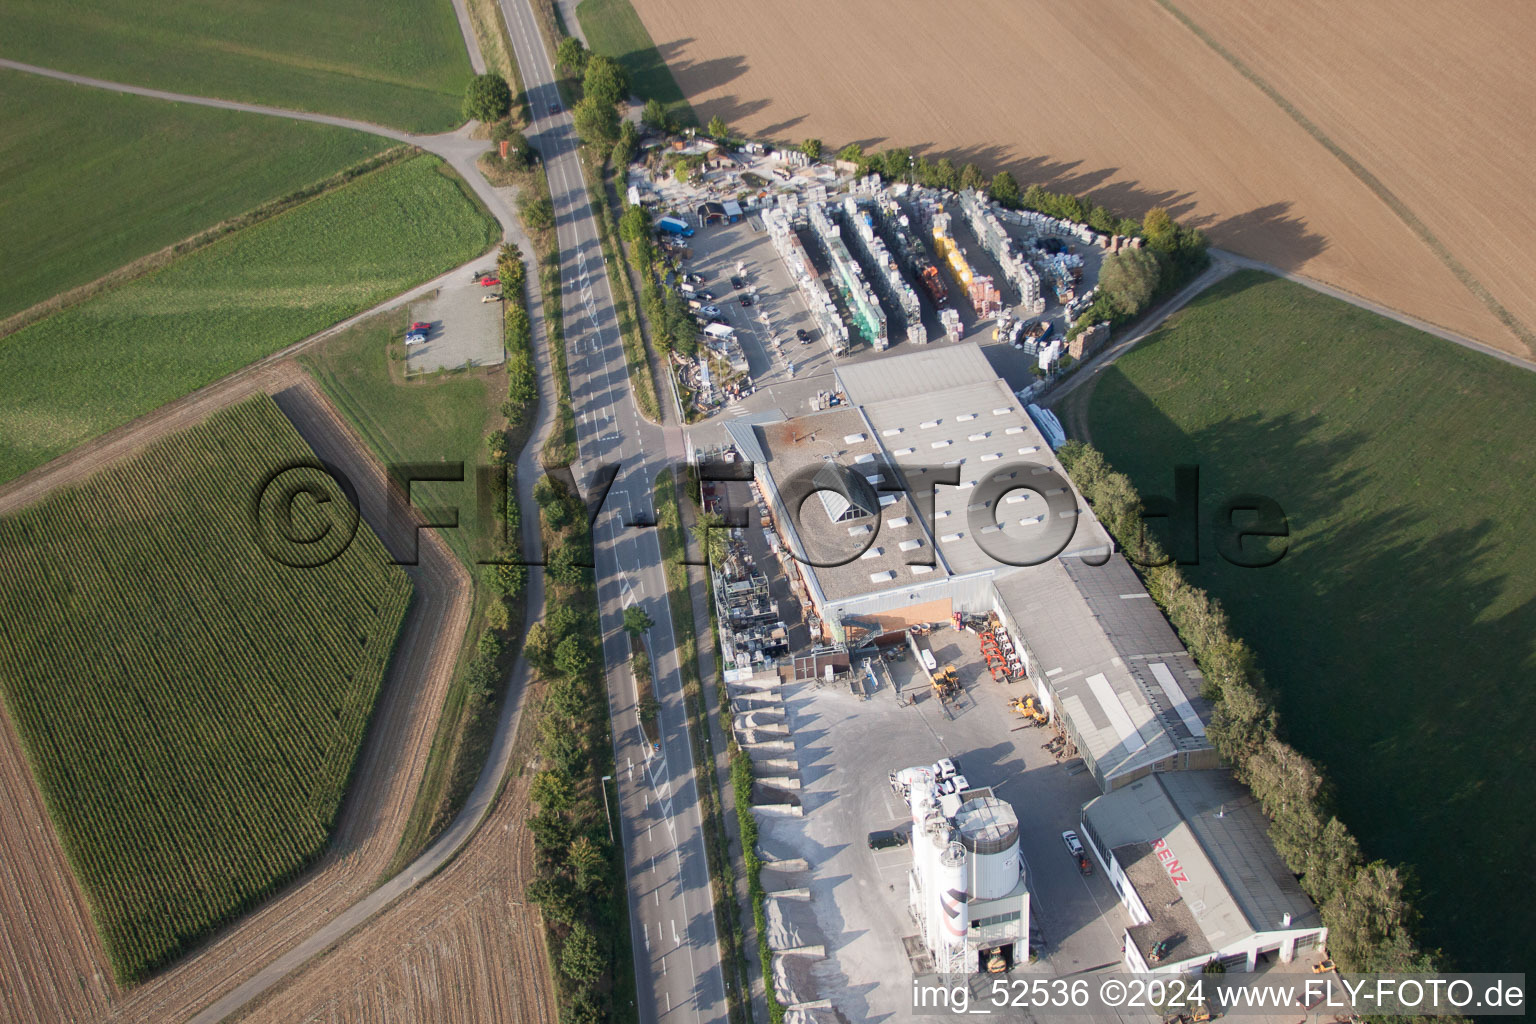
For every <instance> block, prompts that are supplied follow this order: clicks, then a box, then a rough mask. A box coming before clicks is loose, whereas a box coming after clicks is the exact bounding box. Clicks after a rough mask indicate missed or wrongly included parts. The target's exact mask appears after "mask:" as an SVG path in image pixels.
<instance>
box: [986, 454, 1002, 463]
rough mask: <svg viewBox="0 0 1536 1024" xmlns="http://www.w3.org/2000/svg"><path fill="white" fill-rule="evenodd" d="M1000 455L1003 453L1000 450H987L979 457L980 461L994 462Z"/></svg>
mask: <svg viewBox="0 0 1536 1024" xmlns="http://www.w3.org/2000/svg"><path fill="white" fill-rule="evenodd" d="M1002 457H1003V453H1002V452H988V453H987V454H985V455H983V456H982V457H981V461H982V462H996V461H997V460H998V459H1000V458H1002Z"/></svg>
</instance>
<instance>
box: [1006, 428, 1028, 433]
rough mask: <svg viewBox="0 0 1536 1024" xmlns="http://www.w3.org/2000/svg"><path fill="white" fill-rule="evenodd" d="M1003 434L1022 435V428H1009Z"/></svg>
mask: <svg viewBox="0 0 1536 1024" xmlns="http://www.w3.org/2000/svg"><path fill="white" fill-rule="evenodd" d="M1004 433H1005V434H1022V433H1024V428H1023V427H1009V428H1008V429H1007V430H1005V431H1004Z"/></svg>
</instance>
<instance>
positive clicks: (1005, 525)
mask: <svg viewBox="0 0 1536 1024" xmlns="http://www.w3.org/2000/svg"><path fill="white" fill-rule="evenodd" d="M838 381H839V384H840V385H841V387H842V390H843V393H844V394H845V395H846V397H847V399H848V401H847V403H845V404H843V405H840V406H837V407H835V408H832V409H829V410H827V411H824V412H819V413H815V414H812V415H809V416H802V417H798V418H796V419H793V420H790V419H785V418H784V417H783V416H782V415H779V414H777V413H768V414H757V415H755V416H751V417H743V418H741V419H738V420H734V421H731V422H729V423H727V424H726V428H727V430H728V432H729V434H730V436H731V439H732V441H733V442H734V444H735V446H736V448H737V450H738V451H739V452H740V453H741V455H742V456H743V458H744V459H746V460H747V461H748V462H750V463H751V464H752V465H753V473H754V479H755V480H756V482H757V485H758V488H759V490H760V491H761V492H762V494H763V495H764V498H765V500H766V502H767V504H768V506H769V509H770V513H771V516H772V519H773V527H774V529H775V530H776V531H777V533H778V534H779V537H780V541H781V543H782V544H783V545H784V547H785V548H786V550H788V551H790V552H791V553H792V554H793V555H794V556H795V558H796V559H797V561H799V562H800V563H801V570H802V573H803V576H804V583H805V588H806V591H807V598H808V601H809V604H810V606H811V609H812V612H813V614H814V620H815V621H814V622H813V624H812V625H813V629H812V632H813V634H814V633H816V632H818V631H819V632H820V634H821V635H822V636H823V637H824V638H825V639H827V640H828V641H831V642H841V641H843V640H844V639H845V638H846V636H847V627H848V626H849V625H852V624H858V625H860V626H862V627H865V628H872V629H873V630H874V631H876V632H878V631H882V630H883V631H896V630H902V629H905V628H906V627H907V626H909V625H912V624H914V623H920V622H943V621H946V620H948V619H949V618H950V616H951V615H952V614H953V613H955V612H962V613H966V614H983V615H984V614H986V613H988V612H995V613H997V615H998V616H999V617H1000V618H1001V619H1002V621H1003V622H1004V624H1005V625H1006V626H1007V628H1008V630H1009V632H1010V635H1011V636H1013V637H1016V638H1022V649H1023V650H1022V654H1023V661H1024V668H1025V671H1026V672H1027V673H1028V675H1029V677H1030V679H1031V680H1032V681H1033V682H1034V683H1035V684H1036V687H1037V689H1038V690H1039V693H1040V699H1041V701H1042V703H1043V704H1044V705H1045V707H1046V710H1047V711H1049V712H1053V713H1055V714H1056V715H1057V717H1058V720H1059V721H1061V723H1062V725H1063V728H1064V729H1065V730H1066V731H1067V732H1068V734H1069V736H1070V737H1071V739H1072V741H1073V744H1074V745H1075V746H1076V748H1077V750H1078V752H1079V753H1080V754H1081V756H1082V757H1083V759H1084V762H1085V763H1086V764H1087V766H1088V768H1089V769H1090V770H1091V771H1092V772H1093V774H1094V777H1095V779H1096V780H1097V781H1098V783H1099V785H1100V787H1101V788H1102V789H1104V790H1109V789H1112V788H1114V787H1116V786H1121V785H1124V784H1126V783H1128V782H1131V781H1134V780H1135V779H1137V778H1141V777H1142V776H1144V775H1146V774H1148V773H1149V772H1152V771H1169V770H1177V769H1188V768H1214V767H1216V766H1217V764H1218V763H1219V762H1218V760H1217V758H1216V754H1215V751H1214V750H1213V749H1212V747H1211V745H1210V743H1209V741H1208V740H1207V739H1206V737H1205V722H1206V721H1208V720H1209V715H1210V705H1209V704H1208V703H1207V702H1206V701H1205V700H1203V699H1202V698H1201V697H1200V687H1201V678H1200V672H1199V670H1198V669H1197V668H1196V667H1195V664H1194V661H1193V659H1191V658H1190V657H1189V655H1188V653H1187V652H1186V651H1185V650H1184V647H1183V645H1182V644H1181V643H1180V642H1179V640H1178V638H1177V636H1176V635H1175V634H1174V632H1173V630H1172V629H1171V628H1169V626H1168V623H1167V621H1166V620H1165V619H1164V618H1163V616H1162V613H1161V612H1160V611H1159V610H1158V609H1157V607H1156V606H1155V605H1154V604H1153V603H1152V601H1151V600H1150V599H1149V598H1148V596H1147V593H1146V590H1145V589H1144V588H1143V587H1142V586H1141V583H1140V581H1139V580H1138V579H1137V577H1136V574H1135V572H1134V571H1133V570H1132V569H1131V567H1130V566H1129V565H1127V564H1126V562H1125V560H1124V559H1123V557H1122V556H1121V555H1119V554H1118V553H1116V552H1115V551H1114V549H1113V544H1112V542H1111V540H1110V538H1109V536H1108V534H1107V533H1106V531H1105V530H1104V528H1103V527H1102V526H1101V525H1100V524H1099V523H1098V521H1097V520H1096V519H1094V517H1093V514H1092V512H1091V511H1090V510H1089V509H1088V507H1087V505H1086V503H1084V502H1083V501H1082V500H1081V497H1080V496H1079V495H1078V493H1077V492H1076V490H1075V489H1073V487H1072V486H1071V484H1070V483H1069V482H1068V481H1067V478H1066V473H1065V471H1063V470H1062V468H1061V465H1060V463H1058V462H1057V461H1056V458H1055V456H1054V455H1053V454H1052V452H1051V448H1050V446H1049V445H1048V444H1047V443H1046V440H1045V438H1044V437H1042V436H1041V434H1040V431H1039V429H1038V428H1037V427H1036V426H1035V424H1034V422H1033V421H1032V420H1031V419H1030V417H1029V415H1028V413H1026V412H1025V410H1024V408H1023V406H1021V405H1020V404H1019V401H1018V399H1017V398H1016V397H1015V396H1014V395H1013V393H1012V392H1011V391H1010V390H1009V389H1008V386H1007V384H1005V383H1004V382H1003V381H1001V380H999V379H998V377H997V374H996V373H995V372H994V371H993V369H992V367H991V365H990V364H989V363H988V362H987V359H986V356H985V355H984V354H983V353H982V351H981V348H980V346H978V345H975V344H967V345H959V346H951V347H944V348H933V349H922V350H918V351H916V352H912V353H910V354H906V355H900V356H893V357H887V358H884V359H880V360H874V361H869V362H864V363H860V364H857V365H854V366H845V367H842V368H840V369H839V370H838ZM936 479H938V480H942V481H946V482H937V483H933V482H931V481H935V480H936ZM1031 487H1032V488H1034V489H1033V490H1030V489H1027V488H1031ZM791 506H793V507H791ZM1048 533H1049V534H1051V539H1050V540H1049V541H1046V542H1044V543H1042V538H1043V537H1045V535H1047V534H1048ZM1068 534H1070V536H1068ZM1058 546H1059V551H1057V553H1056V554H1055V555H1054V556H1053V557H1046V558H1044V559H1043V560H1041V561H1039V563H1038V564H1024V565H1016V564H1009V562H1008V561H1002V560H1000V559H999V557H998V552H999V551H1002V552H1004V557H1009V558H1011V554H1010V553H1014V552H1018V553H1029V554H1031V555H1032V554H1033V553H1034V552H1036V551H1041V550H1050V549H1055V548H1057V547H1058ZM1014 560H1024V561H1028V560H1030V559H1029V558H1023V559H1014Z"/></svg>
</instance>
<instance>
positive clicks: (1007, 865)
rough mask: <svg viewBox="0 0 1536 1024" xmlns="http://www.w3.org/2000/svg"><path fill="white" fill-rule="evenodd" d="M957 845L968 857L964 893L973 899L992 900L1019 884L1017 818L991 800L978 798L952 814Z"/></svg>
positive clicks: (1010, 810) (986, 797)
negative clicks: (966, 883)
mask: <svg viewBox="0 0 1536 1024" xmlns="http://www.w3.org/2000/svg"><path fill="white" fill-rule="evenodd" d="M955 826H956V828H957V829H958V830H959V833H960V843H961V845H962V846H964V847H965V850H966V852H967V853H968V854H970V857H969V858H968V860H969V872H968V873H969V876H970V877H969V879H968V885H967V890H968V891H969V892H970V894H971V898H972V899H978V900H995V899H999V898H1001V897H1003V896H1006V895H1008V894H1009V893H1010V892H1012V891H1013V889H1014V886H1016V885H1018V884H1019V866H1020V863H1019V818H1018V815H1016V814H1014V813H1013V808H1012V807H1010V806H1009V805H1008V804H1007V803H1005V802H1004V801H1002V800H999V799H997V797H993V796H983V797H977V798H975V799H973V800H967V801H966V802H965V803H963V804H961V805H960V810H959V811H957V812H956V813H955Z"/></svg>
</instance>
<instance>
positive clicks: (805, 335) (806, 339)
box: [795, 327, 811, 345]
mask: <svg viewBox="0 0 1536 1024" xmlns="http://www.w3.org/2000/svg"><path fill="white" fill-rule="evenodd" d="M795 337H797V338H799V339H800V343H801V344H802V345H809V344H810V343H811V332H810V331H808V330H806V329H805V328H804V327H802V328H800V329H799V330H798V331H796V332H795Z"/></svg>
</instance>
